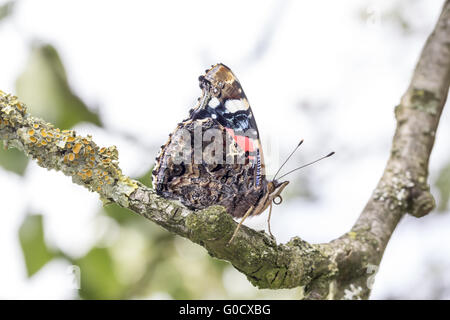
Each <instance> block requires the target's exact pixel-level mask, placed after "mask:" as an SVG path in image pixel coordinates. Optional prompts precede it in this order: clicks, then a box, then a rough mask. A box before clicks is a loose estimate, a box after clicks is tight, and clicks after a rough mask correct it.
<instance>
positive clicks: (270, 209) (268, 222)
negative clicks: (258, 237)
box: [267, 202, 275, 238]
mask: <svg viewBox="0 0 450 320" xmlns="http://www.w3.org/2000/svg"><path fill="white" fill-rule="evenodd" d="M271 216H272V202H271V203H270V207H269V217H268V218H267V227H268V229H269V234H270V236H271V237H272V238H275V237H274V236H273V234H272V231H271V230H270V217H271Z"/></svg>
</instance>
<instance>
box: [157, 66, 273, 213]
mask: <svg viewBox="0 0 450 320" xmlns="http://www.w3.org/2000/svg"><path fill="white" fill-rule="evenodd" d="M199 80H200V87H201V89H202V96H201V97H200V98H199V101H198V103H197V105H196V106H195V107H194V108H193V109H192V110H191V111H190V116H189V118H187V119H185V120H184V121H183V122H181V123H180V124H178V126H177V128H176V130H175V131H174V133H173V134H172V135H170V137H169V140H168V142H167V143H166V144H165V145H164V146H162V148H161V151H160V154H159V156H158V158H157V159H156V160H157V162H156V166H155V168H154V170H153V175H154V179H153V182H154V186H155V189H156V192H157V193H158V194H160V195H162V196H164V197H168V198H173V199H178V200H180V201H181V202H182V203H183V204H184V205H186V206H187V207H189V208H192V209H202V208H205V207H208V206H210V205H213V204H219V205H223V206H225V207H226V208H227V211H228V212H229V213H230V214H231V215H233V216H235V217H242V216H243V215H244V214H245V213H246V212H247V210H248V209H249V208H250V207H258V206H259V204H260V203H262V202H263V201H264V202H266V199H267V194H268V193H267V181H266V179H265V171H264V160H263V153H262V149H261V144H260V140H259V132H258V128H257V125H256V121H255V118H254V115H253V112H252V110H251V108H250V105H249V103H248V100H247V97H246V96H245V93H244V91H243V89H242V87H241V85H240V83H239V81H238V80H237V78H236V77H235V76H234V74H233V73H232V72H231V70H230V69H229V68H228V67H226V66H224V65H223V64H217V65H214V66H212V68H211V69H209V70H207V71H206V73H205V75H203V76H201V77H200V78H199ZM196 128H200V130H201V133H202V137H203V140H204V137H205V135H206V134H207V132H208V131H209V132H211V129H213V130H216V132H218V133H219V136H216V137H215V140H214V141H221V142H224V143H223V144H221V148H223V150H219V151H222V152H221V154H223V158H222V159H223V160H224V161H219V162H218V163H214V162H213V163H210V162H208V161H207V159H206V160H205V154H206V155H207V154H209V151H208V149H207V148H209V146H210V145H211V144H213V143H212V141H213V140H211V143H209V144H208V143H207V144H205V143H202V147H201V155H202V156H203V158H202V159H200V161H196V160H195V159H196V155H195V150H193V151H192V154H189V155H188V158H187V159H185V160H187V161H184V162H182V163H176V161H175V160H176V159H175V156H174V155H178V154H180V153H181V154H183V152H185V150H187V149H189V148H190V147H192V146H194V149H195V139H196V138H195V135H196V130H197V129H196ZM203 142H204V141H203ZM259 213H260V212H259V211H258V212H255V214H259Z"/></svg>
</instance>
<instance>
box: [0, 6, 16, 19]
mask: <svg viewBox="0 0 450 320" xmlns="http://www.w3.org/2000/svg"><path fill="white" fill-rule="evenodd" d="M14 5H15V1H8V2H5V3H4V4H2V5H1V6H0V22H1V21H2V20H4V19H6V18H8V17H9V16H10V15H11V13H12V12H13V10H14Z"/></svg>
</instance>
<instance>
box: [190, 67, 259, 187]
mask: <svg viewBox="0 0 450 320" xmlns="http://www.w3.org/2000/svg"><path fill="white" fill-rule="evenodd" d="M199 80H200V87H201V88H202V97H201V98H200V100H199V103H198V104H197V106H196V107H195V108H194V109H193V110H191V114H190V118H191V119H205V118H212V119H214V121H217V122H218V123H220V124H221V125H222V126H223V127H224V128H225V130H226V131H227V133H228V134H229V135H230V136H231V137H232V138H233V139H234V141H235V142H236V143H237V144H238V145H239V147H240V149H241V150H243V151H244V152H245V156H246V157H248V159H249V161H251V162H252V163H253V165H254V167H255V175H256V177H255V179H256V186H259V185H260V184H261V183H262V181H263V179H265V165H264V155H263V152H262V147H261V142H260V137H259V131H258V126H257V125H256V121H255V116H254V114H253V111H252V109H251V107H250V104H249V102H248V99H247V97H246V95H245V93H244V90H243V89H242V86H241V84H240V82H239V80H238V79H237V78H236V76H235V75H234V74H233V72H232V71H231V70H230V68H228V67H227V66H225V65H223V64H221V63H219V64H216V65H214V66H212V67H211V69H209V70H206V74H205V75H204V76H201V77H200V78H199Z"/></svg>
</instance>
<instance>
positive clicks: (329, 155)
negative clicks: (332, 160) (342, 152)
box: [278, 151, 334, 179]
mask: <svg viewBox="0 0 450 320" xmlns="http://www.w3.org/2000/svg"><path fill="white" fill-rule="evenodd" d="M333 154H334V151H333V152H330V153H329V154H327V155H326V156H324V157H322V158H319V159H317V160H314V161H312V162H310V163H307V164H304V165H303V166H301V167H298V168H295V169H294V170H291V171H289V172H288V173H285V174H283V175H282V176H281V177H279V178H278V179H281V178H283V177H285V176H287V175H288V174H290V173H292V172H294V171H297V170H300V169H302V168H305V167H307V166H310V165H312V164H314V163H316V162H318V161H320V160H323V159H325V158H328V157H331V156H332V155H333Z"/></svg>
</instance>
